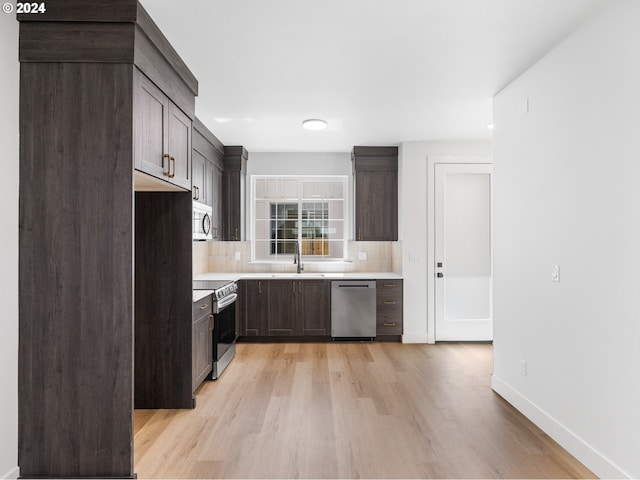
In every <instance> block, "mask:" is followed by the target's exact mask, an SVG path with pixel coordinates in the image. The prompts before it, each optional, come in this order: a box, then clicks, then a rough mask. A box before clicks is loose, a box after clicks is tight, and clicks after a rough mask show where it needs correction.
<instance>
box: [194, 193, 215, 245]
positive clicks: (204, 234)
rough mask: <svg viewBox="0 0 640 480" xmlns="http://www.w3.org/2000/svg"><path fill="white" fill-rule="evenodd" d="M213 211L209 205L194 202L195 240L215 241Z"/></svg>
mask: <svg viewBox="0 0 640 480" xmlns="http://www.w3.org/2000/svg"><path fill="white" fill-rule="evenodd" d="M212 213H213V209H212V208H211V207H210V206H209V205H205V204H204V203H200V202H193V239H194V240H213V234H212V231H211V214H212Z"/></svg>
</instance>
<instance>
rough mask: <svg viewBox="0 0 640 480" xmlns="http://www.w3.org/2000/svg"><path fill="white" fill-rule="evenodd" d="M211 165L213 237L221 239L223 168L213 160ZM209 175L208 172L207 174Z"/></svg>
mask: <svg viewBox="0 0 640 480" xmlns="http://www.w3.org/2000/svg"><path fill="white" fill-rule="evenodd" d="M210 167H211V207H212V214H211V230H212V232H213V239H214V240H220V239H221V238H222V204H223V202H222V170H221V169H220V168H218V167H217V166H216V165H215V164H214V163H213V162H211V163H210ZM207 175H208V174H207Z"/></svg>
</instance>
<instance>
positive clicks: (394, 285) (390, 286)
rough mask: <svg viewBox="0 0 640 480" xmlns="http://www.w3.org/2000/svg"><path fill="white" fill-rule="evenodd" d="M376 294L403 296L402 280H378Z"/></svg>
mask: <svg viewBox="0 0 640 480" xmlns="http://www.w3.org/2000/svg"><path fill="white" fill-rule="evenodd" d="M376 295H377V296H382V295H385V296H386V295H394V296H399V297H400V298H402V280H395V279H394V280H377V281H376Z"/></svg>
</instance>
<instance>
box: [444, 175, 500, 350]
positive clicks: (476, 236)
mask: <svg viewBox="0 0 640 480" xmlns="http://www.w3.org/2000/svg"><path fill="white" fill-rule="evenodd" d="M492 168H493V167H492V165H489V164H436V165H435V276H436V278H435V282H434V283H435V339H436V341H444V340H450V341H455V340H459V341H474V340H476V341H478V340H492V339H493V312H492V283H493V282H492V280H493V278H492V271H491V269H492V261H491V174H492Z"/></svg>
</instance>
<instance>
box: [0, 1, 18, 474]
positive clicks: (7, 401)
mask: <svg viewBox="0 0 640 480" xmlns="http://www.w3.org/2000/svg"><path fill="white" fill-rule="evenodd" d="M0 32H2V34H1V39H2V41H1V42H0V105H2V115H0V145H2V156H3V159H2V175H0V192H2V194H1V197H0V198H1V201H0V219H2V220H1V221H2V228H0V265H1V268H0V276H2V281H1V285H2V288H0V305H2V317H1V319H0V365H2V368H0V415H1V418H2V420H1V421H0V424H1V425H2V430H1V431H0V478H7V477H10V478H15V477H16V476H17V473H18V471H17V467H16V466H17V464H18V95H19V89H18V22H17V21H16V19H15V15H7V14H4V13H0Z"/></svg>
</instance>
